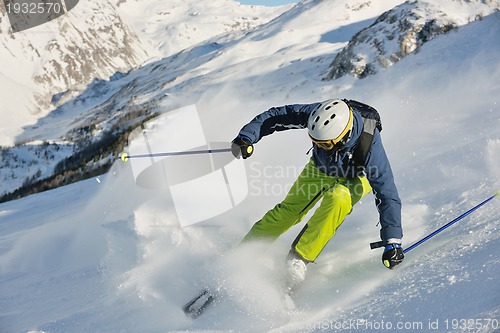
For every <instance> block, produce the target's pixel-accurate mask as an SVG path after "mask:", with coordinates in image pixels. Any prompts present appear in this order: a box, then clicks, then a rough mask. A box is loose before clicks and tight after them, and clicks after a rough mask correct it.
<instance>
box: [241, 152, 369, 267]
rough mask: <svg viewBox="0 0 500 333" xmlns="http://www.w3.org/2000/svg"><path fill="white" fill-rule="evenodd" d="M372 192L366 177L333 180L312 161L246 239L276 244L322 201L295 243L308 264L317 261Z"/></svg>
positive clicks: (296, 248)
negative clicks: (355, 209) (351, 214)
mask: <svg viewBox="0 0 500 333" xmlns="http://www.w3.org/2000/svg"><path fill="white" fill-rule="evenodd" d="M370 191H371V186H370V184H369V183H368V180H367V179H366V177H358V178H341V177H330V176H328V175H326V174H325V173H323V172H321V171H320V170H319V169H318V168H317V167H316V166H315V165H314V163H313V161H312V160H311V161H310V162H309V163H308V164H307V165H306V167H305V168H304V170H303V171H302V172H301V174H300V175H299V177H298V178H297V180H296V181H295V183H294V184H293V185H292V187H291V189H290V191H289V192H288V194H287V196H286V198H285V199H284V200H283V201H282V202H281V203H279V204H277V205H276V206H275V207H274V208H273V209H271V210H270V211H268V212H267V213H266V214H265V215H264V217H263V218H262V219H261V220H260V221H258V222H257V223H255V224H254V225H253V227H252V229H250V231H249V232H248V234H247V235H246V236H245V237H244V238H243V242H246V241H253V240H268V241H274V240H275V239H277V238H278V237H279V236H280V235H281V234H283V233H284V232H285V231H287V230H288V229H290V228H291V227H292V226H294V225H295V224H297V223H299V222H300V221H301V220H302V219H303V218H304V216H305V215H306V214H307V212H308V211H309V210H310V209H311V208H313V207H314V206H315V205H316V203H317V202H318V201H319V200H321V198H323V200H322V201H321V204H320V205H319V207H318V208H317V209H316V211H315V212H314V214H313V215H312V217H311V218H310V219H309V221H308V222H307V224H306V226H305V227H304V228H303V229H302V231H301V232H300V234H299V235H298V236H297V238H296V239H295V241H294V243H293V245H292V249H293V250H294V251H295V252H296V253H298V254H299V255H300V256H302V258H303V259H305V260H307V261H314V260H316V258H317V257H318V255H319V254H320V252H321V251H322V250H323V248H324V247H325V246H326V244H327V243H328V241H329V240H330V239H331V238H332V237H333V236H335V232H336V231H337V228H338V227H339V226H340V225H341V224H342V222H344V219H345V218H346V216H347V215H349V214H350V213H351V211H352V207H353V206H354V205H355V204H356V203H357V202H358V201H359V200H360V199H361V198H362V197H364V196H365V195H366V194H368V193H369V192H370Z"/></svg>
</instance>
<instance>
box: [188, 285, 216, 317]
mask: <svg viewBox="0 0 500 333" xmlns="http://www.w3.org/2000/svg"><path fill="white" fill-rule="evenodd" d="M214 299H215V296H214V295H213V294H212V293H211V292H210V291H208V290H207V289H205V290H203V291H202V292H201V293H199V294H198V296H196V297H195V298H193V299H192V300H191V301H189V302H187V303H186V304H185V305H184V306H183V307H182V310H183V311H184V313H185V314H186V316H188V317H190V318H192V319H195V318H197V317H199V316H200V315H201V314H202V313H203V311H205V309H206V307H207V306H209V305H210V303H212V302H213V301H214Z"/></svg>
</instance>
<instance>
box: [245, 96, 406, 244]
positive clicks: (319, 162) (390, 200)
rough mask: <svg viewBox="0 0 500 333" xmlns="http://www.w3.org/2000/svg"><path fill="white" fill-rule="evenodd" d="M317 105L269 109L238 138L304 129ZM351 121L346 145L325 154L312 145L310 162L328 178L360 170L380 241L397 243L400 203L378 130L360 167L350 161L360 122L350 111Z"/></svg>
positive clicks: (253, 138)
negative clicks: (373, 207)
mask: <svg viewBox="0 0 500 333" xmlns="http://www.w3.org/2000/svg"><path fill="white" fill-rule="evenodd" d="M319 104H320V103H313V104H295V105H285V106H280V107H273V108H271V109H269V110H268V111H265V112H263V113H261V114H259V115H258V116H256V117H255V118H254V119H253V120H252V121H251V122H250V123H248V124H247V125H245V126H244V127H243V128H242V129H241V131H240V133H239V135H240V136H244V137H247V138H248V139H249V140H250V141H251V142H252V143H257V142H259V140H260V139H262V137H264V136H266V135H269V134H272V133H274V132H276V131H285V130H288V129H304V128H307V120H308V119H309V114H310V113H311V112H312V111H313V110H314V109H315V108H316V107H317V106H318V105H319ZM353 114H354V121H353V129H352V134H351V137H350V139H349V141H348V142H347V143H346V144H345V145H344V146H343V147H341V148H340V149H339V150H338V151H335V152H332V151H326V150H323V149H321V148H318V147H317V146H316V145H313V155H312V158H313V161H314V163H315V165H316V167H318V169H320V170H321V171H323V172H325V173H326V174H328V175H330V176H332V177H343V178H353V177H357V176H358V175H360V172H359V171H360V167H361V170H362V171H363V173H364V174H366V177H367V179H368V181H369V183H370V185H371V187H372V189H373V193H374V194H375V198H376V200H375V203H376V206H377V209H378V211H379V213H380V225H381V229H380V238H381V239H382V241H384V242H385V243H401V238H402V237H403V231H402V227H401V200H400V198H399V195H398V191H397V188H396V185H395V183H394V177H393V174H392V170H391V166H390V164H389V160H388V158H387V155H386V153H385V150H384V147H383V145H382V140H381V137H380V133H379V130H378V129H376V130H375V133H374V136H373V142H372V145H371V148H370V150H369V151H368V154H367V157H366V160H365V163H364V166H356V165H354V163H353V161H352V154H353V151H354V148H355V146H356V144H357V142H358V140H359V138H360V136H361V133H362V130H363V120H362V117H361V114H360V112H359V111H357V110H356V109H355V108H354V107H353Z"/></svg>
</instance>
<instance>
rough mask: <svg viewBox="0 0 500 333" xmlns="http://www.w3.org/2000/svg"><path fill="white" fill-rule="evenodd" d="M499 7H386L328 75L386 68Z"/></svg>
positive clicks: (416, 0) (421, 0)
mask: <svg viewBox="0 0 500 333" xmlns="http://www.w3.org/2000/svg"><path fill="white" fill-rule="evenodd" d="M499 8H500V1H496V0H494V1H464V0H460V1H444V2H440V3H437V2H435V1H425V0H413V1H407V2H405V3H404V4H402V5H401V6H398V7H396V8H394V9H392V10H389V11H387V12H386V13H384V14H383V15H381V16H380V17H379V18H378V19H377V20H376V21H375V23H373V24H372V25H371V26H370V27H368V28H366V29H364V30H362V31H360V32H358V33H357V34H356V36H354V37H353V38H352V39H351V41H350V42H349V45H348V46H347V47H346V48H344V49H343V50H342V52H339V53H338V54H337V56H336V57H335V59H334V61H333V62H332V64H331V66H330V67H331V70H330V72H329V73H328V75H327V79H329V80H331V79H338V78H340V77H342V76H344V75H347V74H350V75H353V76H355V77H358V78H364V77H366V76H368V75H372V74H375V73H376V72H377V71H379V70H380V68H382V69H385V68H387V67H389V66H392V65H393V64H394V63H396V62H398V61H400V60H401V59H402V58H404V57H406V56H407V55H409V54H411V53H414V52H417V51H418V49H419V48H421V47H422V45H423V44H425V43H427V42H428V41H430V40H431V39H433V38H434V37H436V36H438V35H441V34H445V33H447V32H448V31H450V30H452V29H456V28H458V27H460V26H463V25H465V24H467V23H470V22H472V21H475V20H480V19H482V18H483V17H484V16H487V15H490V14H491V13H493V12H495V11H497V10H498V9H499Z"/></svg>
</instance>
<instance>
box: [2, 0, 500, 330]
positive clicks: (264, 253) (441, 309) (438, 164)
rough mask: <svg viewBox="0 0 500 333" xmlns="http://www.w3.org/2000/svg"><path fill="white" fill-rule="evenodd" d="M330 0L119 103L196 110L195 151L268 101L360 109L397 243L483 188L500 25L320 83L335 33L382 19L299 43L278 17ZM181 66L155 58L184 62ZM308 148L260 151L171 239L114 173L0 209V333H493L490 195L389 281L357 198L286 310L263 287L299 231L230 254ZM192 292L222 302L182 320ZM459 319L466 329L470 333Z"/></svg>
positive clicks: (494, 172)
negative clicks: (370, 110)
mask: <svg viewBox="0 0 500 333" xmlns="http://www.w3.org/2000/svg"><path fill="white" fill-rule="evenodd" d="M331 3H336V4H341V5H344V4H345V3H347V2H345V3H344V2H325V1H305V2H304V5H303V6H302V7H301V6H297V7H294V9H293V10H291V11H290V12H287V13H285V14H284V15H283V16H282V17H281V20H283V22H286V23H283V24H284V25H283V29H280V24H281V23H280V21H274V22H271V23H270V24H269V25H265V26H262V27H260V29H256V30H253V31H252V32H251V33H250V34H249V35H246V36H242V37H240V38H237V39H231V38H229V37H221V39H222V40H223V39H224V38H227V40H228V43H230V45H228V47H225V48H223V49H220V50H219V49H215V51H213V50H211V49H208V50H203V49H200V48H198V49H196V51H200V52H201V53H199V54H198V55H199V56H201V58H203V57H205V56H206V55H207V54H208V55H209V56H210V57H212V58H210V57H207V58H205V59H200V57H197V58H196V59H195V60H194V62H197V63H196V64H193V63H191V64H190V65H188V64H186V68H187V69H188V70H195V69H198V70H201V69H203V68H205V69H206V72H204V74H205V75H200V76H199V79H198V80H191V79H186V80H185V81H182V80H179V81H180V82H175V83H171V84H170V86H168V85H166V86H162V88H161V89H160V90H159V91H158V90H155V89H158V88H157V87H158V86H161V83H163V81H158V82H151V83H150V81H146V79H144V81H136V82H147V84H144V85H139V86H141V89H142V90H138V96H137V98H139V99H140V98H143V99H145V100H147V99H148V98H157V96H158V95H159V94H160V92H161V93H169V94H170V95H173V96H175V98H174V101H173V102H168V101H166V102H162V103H160V104H159V106H158V108H159V109H167V110H171V109H172V106H173V105H175V104H176V103H177V104H179V103H180V102H181V101H182V102H184V101H188V102H190V101H194V102H196V104H197V107H198V109H199V111H200V117H201V121H202V124H203V127H204V130H205V134H206V137H207V140H208V141H229V140H231V139H232V138H233V137H234V136H235V135H236V133H237V131H238V130H239V129H240V128H241V127H242V126H243V125H244V124H245V123H246V122H247V121H249V120H250V119H251V118H252V117H253V116H255V115H256V114H258V113H259V112H260V111H263V110H264V109H267V108H269V107H271V106H273V105H281V104H288V103H296V102H311V101H316V100H321V99H326V98H329V97H331V96H332V95H333V96H337V95H340V96H342V97H344V96H345V97H348V98H354V99H356V98H357V99H360V100H362V101H364V102H367V103H369V104H371V105H373V106H375V107H376V108H377V109H378V110H379V111H380V113H381V115H382V120H383V125H384V130H383V132H382V137H383V140H384V145H385V147H386V150H387V152H388V155H389V158H390V160H391V163H392V168H393V171H394V174H395V177H396V183H397V185H398V188H399V191H400V195H401V198H402V200H403V204H404V208H403V223H404V232H405V236H404V245H405V246H409V245H411V244H413V243H414V242H415V241H417V240H419V239H420V238H422V237H423V236H425V235H427V234H429V233H430V232H432V231H434V230H436V229H437V228H439V227H440V226H442V225H444V224H445V223H447V222H449V221H450V220H452V219H453V218H455V217H457V216H459V215H460V214H461V213H463V212H465V211H466V210H468V209H470V208H472V207H473V206H475V205H476V204H478V203H479V202H481V201H483V200H484V199H486V198H487V197H489V196H491V195H492V194H494V193H495V192H496V191H498V190H499V189H500V168H499V165H498V156H499V155H500V126H499V122H500V117H499V114H500V113H499V111H500V110H499V105H498V96H500V87H499V85H498V78H499V77H500V66H499V64H498V59H497V58H498V57H497V55H498V54H500V43H499V40H498V39H499V35H498V31H499V29H500V15H499V13H498V12H497V13H495V14H491V15H489V16H487V17H484V18H483V19H482V20H480V21H476V22H472V23H469V24H467V25H465V26H464V27H461V28H459V29H456V30H454V31H451V32H449V33H448V34H446V35H442V36H438V37H436V38H434V39H433V40H431V41H430V42H429V43H427V44H425V45H424V46H423V47H422V48H421V50H420V51H419V52H418V53H417V54H414V55H410V56H408V57H406V58H404V59H402V60H401V61H399V62H398V63H396V64H394V65H393V66H391V67H390V68H388V69H387V70H385V71H382V72H379V73H378V74H377V75H375V76H372V77H368V78H366V79H364V80H354V79H352V78H343V79H341V80H338V81H322V80H321V75H325V74H326V72H327V66H328V65H329V63H330V61H331V58H332V57H331V56H332V55H333V54H334V53H335V52H338V51H339V50H340V48H341V47H342V46H345V43H346V42H347V41H348V39H349V38H350V36H352V34H353V33H354V32H355V31H354V29H353V30H351V28H352V27H357V25H358V24H359V25H362V24H366V25H369V24H370V22H372V19H374V18H376V16H377V14H376V13H378V14H380V13H381V12H382V9H380V10H379V9H373V8H368V9H366V8H365V12H364V13H363V14H361V12H359V13H358V14H356V15H359V16H357V17H356V20H353V21H349V19H346V20H345V24H346V25H347V26H348V27H349V28H348V29H347V30H345V29H346V28H345V26H344V23H328V22H323V23H322V24H319V25H318V31H321V34H323V36H325V35H324V34H327V35H326V36H328V41H326V42H319V43H318V41H319V39H314V40H310V38H311V34H312V33H313V30H312V28H311V26H310V25H307V20H304V21H300V20H302V19H303V18H304V17H307V16H304V17H301V16H300V15H298V16H294V15H297V12H300V11H303V12H305V13H307V15H313V13H314V11H315V10H317V12H316V13H321V12H322V11H324V10H325V9H326V8H327V7H323V8H322V7H321V6H328V4H331ZM398 3H400V2H398ZM395 5H396V3H393V4H391V6H395ZM332 6H333V5H332ZM388 8H391V7H390V6H388ZM388 8H386V9H388ZM384 10H385V9H384ZM200 15H201V14H200ZM316 15H319V14H316ZM290 17H292V21H293V20H294V19H297V20H299V21H300V25H304V26H305V27H304V30H303V31H301V30H300V25H294V27H295V29H296V30H295V34H294V37H295V39H294V41H293V42H290V33H289V32H287V31H288V29H289V28H290V26H286V24H291V23H289V22H292V21H289V20H288V19H289V18H290ZM360 22H364V23H360ZM333 24H335V26H333ZM285 26H286V28H285ZM336 27H338V29H339V30H336ZM361 28H362V27H361V26H359V29H361ZM340 29H344V30H343V31H345V32H346V35H349V36H346V35H343V34H342V33H341V30H340ZM336 31H337V32H336ZM258 36H260V37H262V38H263V39H262V38H261V39H259V38H257V37H258ZM222 40H221V41H220V43H221V44H222ZM307 40H310V41H309V42H310V44H307V43H306V41H307ZM207 45H211V44H207ZM256 48H258V49H256ZM260 50H262V52H260ZM219 51H220V52H221V53H216V54H211V55H210V52H219ZM191 52H195V50H191ZM242 55H245V56H244V57H243V58H240V57H241V56H242ZM257 55H258V56H257ZM182 56H186V54H184V55H183V54H180V56H179V57H177V58H176V59H171V58H166V60H164V62H160V63H161V64H165V63H169V64H170V65H172V64H174V65H176V63H175V62H176V61H178V62H183V61H184V60H186V59H187V60H190V61H193V60H192V58H189V57H188V56H186V58H184V60H183V58H182ZM328 56H329V57H328ZM327 59H329V61H328V60H327ZM226 61H227V62H226ZM223 63H226V64H227V67H226V66H223V65H222V64H223ZM176 68H179V67H176ZM152 72H154V71H153V70H152V67H147V68H146V69H145V70H144V72H137V73H131V74H129V75H128V76H125V77H123V78H121V79H120V78H119V79H118V80H116V81H112V82H105V83H100V84H101V85H103V86H104V85H105V86H106V87H107V88H108V89H109V90H108V91H109V94H105V96H115V98H121V97H123V96H124V95H125V93H123V92H122V93H121V94H120V93H119V92H120V89H122V88H121V87H129V86H128V83H129V82H131V81H133V80H141V78H143V77H146V74H148V73H152ZM189 75H193V74H192V73H190V74H189ZM158 77H159V76H155V77H154V78H149V80H154V79H157V78H158ZM193 77H194V75H193ZM167 79H168V78H167ZM158 80H159V79H158ZM169 89H171V90H169ZM95 92H96V91H92V90H91V89H89V90H87V91H86V92H83V93H82V95H81V96H80V97H81V99H78V97H77V98H76V99H74V100H72V101H71V103H70V104H68V105H67V108H68V109H71V108H70V106H71V105H79V106H80V108H76V109H74V110H73V112H74V113H73V114H72V115H76V114H78V115H81V114H85V113H86V112H88V110H89V109H90V108H91V106H90V105H91V104H93V103H95V105H98V104H99V103H100V102H99V99H100V98H103V99H105V97H102V96H96V97H95V99H93V98H90V97H89V96H91V94H93V93H95ZM126 92H127V93H128V91H126ZM78 103H80V104H78ZM118 103H120V101H118ZM122 103H124V102H123V101H122ZM186 105H188V104H184V105H183V106H186ZM63 110H64V109H63ZM68 111H69V110H68ZM53 117H54V118H52V122H51V119H50V118H45V119H42V121H45V122H47V124H46V125H43V124H41V125H40V127H39V129H38V130H36V129H33V133H32V134H36V135H37V136H36V139H37V140H48V139H52V140H54V139H55V138H54V137H50V136H49V134H50V133H51V132H52V131H54V132H56V131H57V130H58V129H59V128H60V127H58V124H61V123H60V121H68V119H69V116H67V115H62V116H61V118H58V117H57V115H54V116H53ZM220 119H224V122H223V123H222V124H221V121H220ZM79 121H84V119H83V118H79ZM46 126H47V127H46ZM26 135H27V134H26ZM309 146H310V142H308V139H307V136H306V134H305V133H304V132H303V131H293V130H291V131H287V132H283V133H278V134H275V135H273V136H270V137H267V138H265V139H263V140H262V141H261V142H259V143H258V144H257V145H256V146H255V153H254V155H253V156H252V157H251V158H250V159H248V160H245V164H246V166H247V172H248V177H249V195H248V197H247V198H246V199H245V201H244V202H243V203H242V204H240V205H239V206H237V207H236V208H234V209H232V210H230V211H228V212H226V213H224V214H222V215H219V216H217V217H215V218H212V219H210V220H208V221H206V222H203V223H200V224H197V225H193V226H190V227H186V228H180V227H179V226H178V223H177V221H176V215H175V210H174V205H173V202H172V198H171V197H170V194H169V193H168V191H166V190H161V189H158V190H147V189H143V188H141V187H138V186H137V185H136V184H135V183H134V176H133V172H132V169H131V165H130V163H123V162H121V161H119V160H118V161H117V162H116V163H115V164H114V165H113V167H112V169H111V170H110V171H109V172H108V173H107V174H106V175H103V176H100V177H98V178H92V179H88V180H86V181H81V182H78V183H75V184H72V185H69V186H65V187H61V188H58V189H55V190H51V191H47V192H44V193H40V194H35V195H31V196H29V197H26V198H23V199H20V200H16V201H10V202H7V203H3V204H0V308H1V309H2V312H1V313H0V331H1V332H6V333H10V332H12V333H18V332H23V333H24V332H47V333H53V332H191V331H194V332H326V331H338V332H385V331H411V332H430V331H432V332H496V331H498V319H499V318H500V288H499V284H498V276H499V274H500V270H499V267H500V265H499V264H500V259H499V257H498V253H499V250H500V242H499V238H500V237H499V235H500V233H499V232H498V227H497V225H498V223H497V222H498V216H500V206H499V205H500V204H499V201H498V200H499V199H494V200H493V201H492V202H490V203H489V204H488V205H486V206H484V207H483V208H481V209H480V210H478V211H477V212H474V213H473V214H472V215H470V216H469V217H467V218H465V219H463V220H462V221H460V222H458V223H457V224H456V225H455V226H453V227H450V228H449V229H447V230H446V231H444V232H443V233H441V234H439V235H438V236H436V237H434V238H432V239H431V240H429V241H428V242H426V243H425V244H424V245H421V246H419V247H417V248H416V249H414V250H412V251H411V252H409V253H407V256H406V259H405V261H404V262H403V263H402V264H401V265H400V266H398V267H397V268H396V269H394V270H392V271H391V270H387V269H385V268H384V267H383V265H382V263H381V261H380V256H381V252H380V251H371V250H370V249H369V246H368V244H369V243H370V242H371V241H376V240H378V226H376V224H377V221H378V216H377V212H376V208H375V206H374V204H373V196H372V195H369V196H367V197H366V198H365V199H363V200H362V202H360V203H359V204H358V206H357V207H356V208H355V210H354V211H353V213H352V214H351V215H350V216H349V217H348V219H347V220H346V222H345V223H344V225H342V226H341V228H340V229H339V231H338V234H337V236H336V237H335V238H334V239H333V240H332V241H331V242H330V243H329V244H328V245H327V247H326V248H325V250H324V251H323V253H322V254H321V256H320V257H319V258H318V260H317V263H316V264H310V265H309V267H308V275H307V278H306V281H305V282H304V285H303V286H302V288H301V289H300V290H299V291H298V293H297V295H296V296H295V303H296V306H297V309H296V310H295V311H289V310H287V309H286V307H285V304H284V301H283V300H282V299H281V295H280V294H279V293H278V291H277V288H276V285H277V284H278V283H279V278H280V269H281V267H282V264H283V261H284V258H285V256H286V254H287V252H288V250H289V247H290V244H291V242H292V241H293V239H294V238H295V236H296V235H297V233H298V232H299V231H300V229H301V228H302V226H303V224H301V225H298V226H295V227H294V228H292V229H291V230H290V231H288V232H287V233H286V234H284V235H283V236H282V237H281V238H280V239H279V240H278V241H276V242H275V243H274V244H272V245H270V246H262V245H260V244H256V245H252V246H245V247H236V245H237V244H238V242H239V240H240V239H241V237H243V235H244V234H245V233H246V232H247V231H248V229H249V228H250V227H251V225H252V224H253V223H254V222H255V221H257V220H258V219H259V218H260V217H261V216H262V215H263V214H264V213H265V212H266V211H267V210H268V209H270V208H272V206H273V205H274V204H276V203H278V202H279V201H280V200H281V199H282V198H283V197H284V195H285V194H286V188H287V187H289V186H290V185H291V183H292V182H293V181H294V179H295V177H296V175H297V174H298V172H300V169H301V168H302V167H303V166H304V165H305V163H306V162H307V160H308V158H309V157H308V156H306V155H305V152H306V151H307V150H308V149H309ZM22 149H24V151H23V152H22V154H23V156H25V157H26V159H29V158H31V157H30V156H31V155H30V151H29V149H28V148H27V147H26V148H22ZM22 170H26V169H22V168H21V169H20V170H15V171H16V172H20V171H22ZM2 172H4V170H2ZM206 285H208V286H209V287H212V288H217V289H219V290H220V292H221V294H222V295H223V296H222V297H221V299H220V301H219V302H216V304H215V306H213V307H211V308H210V309H209V310H208V311H207V312H206V313H205V314H204V315H203V316H201V317H199V318H198V319H197V320H195V321H192V320H190V319H188V318H186V317H185V316H184V314H183V313H182V311H181V310H180V307H181V306H182V305H183V304H184V303H186V302H187V301H188V300H189V299H190V298H191V297H193V296H195V295H196V294H197V293H198V292H199V290H200V289H201V288H204V287H205V286H206ZM490 319H491V320H492V321H490V322H488V320H490ZM468 320H474V322H473V323H472V328H473V329H468V327H469V326H470V325H471V323H470V322H469V321H468ZM463 321H465V324H467V325H464V322H463ZM478 323H479V324H482V326H483V327H479V326H478ZM487 323H488V326H486V324H487ZM397 325H402V326H401V327H398V329H395V327H396V326H397ZM468 325H469V326H468ZM495 325H496V326H495Z"/></svg>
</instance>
